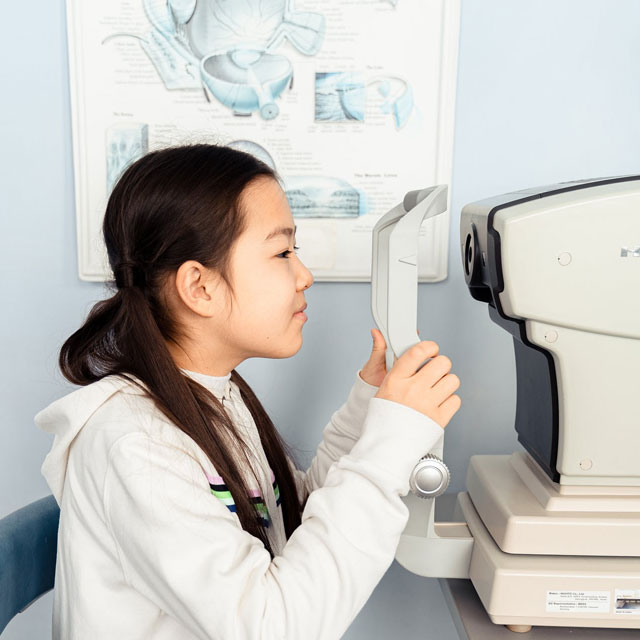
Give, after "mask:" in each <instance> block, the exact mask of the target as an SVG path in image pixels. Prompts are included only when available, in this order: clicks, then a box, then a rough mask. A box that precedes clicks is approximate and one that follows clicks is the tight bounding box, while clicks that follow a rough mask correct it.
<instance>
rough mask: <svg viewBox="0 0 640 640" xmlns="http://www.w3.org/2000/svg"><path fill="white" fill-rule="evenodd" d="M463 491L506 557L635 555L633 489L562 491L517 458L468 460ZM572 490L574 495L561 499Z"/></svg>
mask: <svg viewBox="0 0 640 640" xmlns="http://www.w3.org/2000/svg"><path fill="white" fill-rule="evenodd" d="M467 487H468V488H469V497H470V498H471V501H472V502H473V505H474V507H475V509H476V511H477V512H478V514H479V516H480V518H481V519H482V522H483V524H484V525H485V526H486V528H487V529H488V530H489V532H490V533H491V535H492V537H493V539H494V540H495V541H496V543H497V544H498V546H499V547H500V549H502V551H505V552H506V553H516V554H525V555H529V554H541V555H558V556H607V557H610V556H620V557H626V556H638V555H640V543H639V542H638V541H639V540H640V495H637V494H638V488H637V487H590V488H585V487H578V488H567V487H564V488H563V487H561V486H560V485H555V484H554V483H552V482H551V480H549V478H548V477H547V476H546V475H545V474H544V472H543V471H542V470H540V469H539V468H538V466H537V464H536V463H535V462H534V461H533V459H532V458H531V457H530V456H529V455H528V454H526V453H522V452H517V453H514V454H512V455H510V456H508V455H482V456H472V457H471V460H470V462H469V469H468V472H467ZM571 489H573V491H574V492H575V491H579V493H564V492H566V491H571ZM587 490H589V491H590V492H591V493H586V491H587ZM605 491H606V493H605ZM638 588H640V586H639V587H638Z"/></svg>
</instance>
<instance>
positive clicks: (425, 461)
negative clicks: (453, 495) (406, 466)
mask: <svg viewBox="0 0 640 640" xmlns="http://www.w3.org/2000/svg"><path fill="white" fill-rule="evenodd" d="M450 480H451V474H450V473H449V469H448V467H447V465H446V464H445V463H444V462H443V461H442V460H441V459H440V458H439V457H438V456H435V455H433V454H432V453H427V455H425V456H423V457H422V458H420V460H419V461H418V464H417V465H416V466H415V467H414V469H413V471H412V473H411V477H410V478H409V487H410V488H411V491H412V492H413V493H414V495H416V496H418V497H419V498H437V497H438V496H440V495H442V494H443V493H444V492H445V491H446V490H447V487H448V486H449V482H450Z"/></svg>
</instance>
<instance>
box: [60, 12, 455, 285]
mask: <svg viewBox="0 0 640 640" xmlns="http://www.w3.org/2000/svg"><path fill="white" fill-rule="evenodd" d="M458 20H459V0H322V1H320V0H101V2H86V1H81V0H67V24H68V42H69V66H70V74H71V99H72V118H73V123H72V124H73V147H74V173H75V188H76V216H77V229H78V254H79V273H80V277H81V278H82V279H84V280H93V281H99V280H106V279H109V278H110V277H111V274H110V270H109V266H108V262H107V259H106V251H105V249H104V246H103V242H102V238H101V225H102V218H103V216H104V211H105V207H106V203H107V199H108V197H109V194H110V192H111V189H112V188H113V185H114V184H115V182H116V181H117V179H118V177H119V176H120V175H121V173H122V171H123V170H124V169H125V168H126V167H127V166H128V165H129V164H130V163H131V162H133V161H134V160H136V159H137V158H139V157H140V156H141V155H142V154H144V153H146V152H147V151H151V150H154V149H157V148H161V147H165V146H170V145H175V144H184V143H193V142H212V143H216V144H229V145H231V146H234V147H236V148H238V149H241V150H243V151H247V152H249V153H253V154H254V155H256V156H258V157H259V158H260V159H261V160H263V161H264V162H266V163H267V164H269V165H271V166H272V167H274V168H275V169H276V171H277V172H278V174H279V175H280V176H281V178H282V180H283V186H284V189H285V192H286V195H287V199H288V202H289V205H290V207H291V212H292V214H293V216H294V220H295V223H296V225H297V228H298V231H297V234H296V235H297V245H298V246H299V247H300V250H299V251H298V255H299V257H300V259H301V260H302V261H303V262H304V263H305V264H306V265H307V266H308V267H309V269H310V270H311V271H312V272H313V275H314V278H315V279H316V280H319V281H322V280H335V281H367V280H370V278H371V230H372V229H373V227H374V225H375V224H376V222H377V220H378V219H379V218H380V217H381V216H382V215H384V214H385V213H386V212H387V211H388V210H390V209H391V208H393V207H394V206H396V205H397V204H398V203H400V202H401V201H402V199H403V197H404V195H405V193H407V192H408V191H412V190H415V189H423V188H425V187H429V186H431V185H435V184H447V183H448V182H449V177H450V171H451V154H452V146H453V145H452V141H453V113H454V91H455V81H456V78H455V74H456V59H457V49H458ZM448 227H449V216H448V213H447V214H444V215H440V216H437V217H435V218H433V219H430V220H427V221H425V222H424V223H423V226H422V227H421V229H420V234H419V237H418V268H419V280H420V281H437V280H442V279H443V278H445V277H446V269H447V246H448Z"/></svg>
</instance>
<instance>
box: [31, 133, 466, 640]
mask: <svg viewBox="0 0 640 640" xmlns="http://www.w3.org/2000/svg"><path fill="white" fill-rule="evenodd" d="M103 232H104V240H105V244H106V247H107V252H108V258H109V264H110V265H111V268H112V270H113V273H114V275H115V292H114V295H113V296H112V297H110V298H108V299H106V300H102V301H100V302H98V303H97V304H96V305H95V306H94V307H93V309H92V310H91V312H90V313H89V315H88V318H87V320H86V322H85V323H84V325H83V326H82V327H81V328H80V329H78V330H77V331H76V332H75V333H74V334H73V335H71V336H70V337H69V338H68V339H67V341H66V342H65V343H64V345H63V347H62V350H61V353H60V367H61V369H62V372H63V374H64V375H65V377H66V378H67V379H68V380H70V381H71V382H73V383H75V384H78V385H82V388H81V389H78V390H76V391H74V392H73V393H70V394H69V395H67V396H65V397H63V398H61V399H59V400H58V401H56V402H54V403H53V404H51V405H50V406H49V407H47V408H46V409H44V410H43V411H41V412H40V413H39V414H38V415H37V416H36V418H35V419H36V424H37V425H38V426H39V427H40V428H41V429H43V430H45V431H48V432H51V433H54V434H55V440H54V443H53V447H52V449H51V452H50V453H49V454H48V455H47V457H46V459H45V461H44V464H43V465H42V473H43V475H44V476H45V478H46V480H47V482H48V484H49V486H50V487H51V491H52V492H53V495H54V496H55V498H56V500H57V502H58V504H59V505H60V526H59V533H58V554H57V564H56V577H55V590H54V611H53V628H54V633H53V637H54V640H62V639H64V640H81V639H82V640H86V639H87V638H92V640H100V639H105V640H106V639H109V640H114V639H116V638H122V639H125V638H126V639H127V640H143V639H144V640H150V639H153V640H165V639H167V640H168V639H171V640H188V639H189V640H191V639H194V638H199V639H201V640H205V639H207V640H210V639H214V638H215V639H220V640H233V639H237V640H258V639H259V640H275V639H276V638H277V639H278V640H301V639H302V638H304V639H305V640H313V639H323V640H334V639H337V638H340V637H341V636H342V634H343V633H344V632H345V630H346V629H347V627H348V626H349V624H350V623H351V622H352V620H353V619H354V618H355V616H356V614H357V613H358V612H359V611H360V609H361V608H362V606H363V605H364V604H365V602H366V600H367V598H368V597H369V595H370V594H371V592H372V591H373V589H374V587H375V586H376V584H377V583H378V582H379V580H380V579H381V578H382V576H383V575H384V573H385V571H386V570H387V568H388V567H389V565H390V564H391V562H392V561H393V558H394V555H395V551H396V547H397V545H398V542H399V539H400V535H401V533H402V531H403V529H404V527H405V525H406V522H407V519H408V509H407V507H406V506H405V505H404V503H403V501H402V500H401V496H404V495H406V494H407V492H408V491H409V476H410V473H411V470H412V469H413V467H414V465H415V463H416V462H417V460H418V459H419V457H420V456H421V455H423V454H424V453H426V452H427V451H428V450H429V449H430V448H431V447H432V446H433V445H434V444H435V443H436V441H437V440H438V438H439V437H440V435H441V433H442V428H443V427H444V426H445V425H446V424H447V423H448V421H449V420H450V419H451V417H452V415H453V414H454V413H455V412H456V411H457V409H458V407H459V405H460V400H459V398H458V396H456V395H453V394H454V391H455V390H456V389H457V387H458V384H459V381H458V379H457V378H456V377H455V376H453V375H451V374H449V373H448V372H449V370H450V366H451V363H450V362H449V360H448V359H447V358H445V357H444V356H437V352H438V347H437V345H435V344H434V343H433V342H420V343H418V344H417V345H415V346H414V347H412V348H411V349H408V350H407V351H406V352H405V353H404V354H403V355H402V356H401V357H400V358H398V359H397V360H396V362H395V364H394V366H393V368H392V369H391V370H390V371H389V372H387V371H386V368H385V358H384V354H385V348H386V345H385V341H384V338H383V337H382V334H381V333H380V332H379V331H377V330H374V331H373V332H372V334H373V337H374V345H373V351H372V354H371V357H370V359H369V360H368V362H367V363H366V364H365V365H364V366H363V367H362V369H360V370H358V372H357V373H356V375H355V383H354V385H353V388H352V389H351V391H350V393H349V396H348V398H347V401H346V402H345V404H344V405H342V406H341V407H340V408H339V409H338V410H337V411H336V412H335V413H334V414H333V415H332V417H331V420H330V422H329V424H328V425H327V426H326V428H325V429H324V432H323V440H322V442H321V444H320V445H319V447H318V450H317V453H316V456H315V458H314V460H313V462H312V464H311V467H310V468H309V470H308V471H307V472H306V473H305V472H304V471H301V470H298V469H296V467H295V465H294V464H293V462H292V460H291V457H290V456H289V455H288V454H287V449H286V446H285V444H284V443H283V442H282V440H281V439H280V437H279V435H278V432H277V431H276V428H275V427H274V425H273V423H272V422H271V420H270V419H269V417H268V415H267V414H266V412H265V410H264V408H263V407H262V404H261V403H260V401H259V400H258V399H257V397H256V396H255V394H254V393H253V391H252V390H251V388H250V387H249V385H248V384H247V383H246V382H245V381H244V380H243V378H242V377H241V376H240V375H239V374H238V372H237V371H236V370H235V367H237V365H238V364H240V363H241V362H243V361H244V360H246V359H248V358H255V357H262V358H288V357H291V356H293V355H294V354H295V353H296V352H297V351H298V350H299V349H300V346H301V344H302V328H303V326H304V323H305V321H306V315H305V314H304V312H303V311H302V310H303V309H304V307H305V306H306V305H305V297H304V291H305V290H306V289H307V288H308V287H309V286H310V285H311V284H312V282H313V277H312V275H311V273H310V272H309V271H308V270H307V269H306V268H305V266H304V265H303V264H302V262H301V261H300V260H299V258H298V257H297V256H296V254H295V249H296V248H297V247H295V246H293V245H294V238H295V226H294V220H293V217H292V215H291V211H290V209H289V206H288V204H287V199H286V197H285V194H284V192H283V190H282V188H281V186H280V184H279V179H278V177H277V175H276V174H275V173H274V172H273V171H272V170H271V169H270V168H269V167H267V166H266V165H265V164H263V163H262V162H260V161H259V160H257V159H256V158H254V157H253V156H251V155H249V154H246V153H243V152H240V151H237V150H234V149H231V148H228V147H224V146H216V145H204V144H200V145H191V146H182V147H173V148H168V149H164V150H161V151H154V152H152V153H149V154H147V155H145V156H144V157H142V158H140V159H139V160H137V161H136V162H134V163H133V164H132V165H131V166H130V167H129V168H128V169H127V170H126V171H125V172H124V173H123V175H122V177H121V178H120V180H119V181H118V183H117V184H116V186H115V188H114V190H113V192H112V194H111V196H110V198H109V201H108V204H107V209H106V214H105V218H104V225H103ZM436 356H437V357H436ZM429 358H432V359H431V360H430V361H429V362H428V363H427V365H425V366H424V367H422V368H421V369H420V370H419V371H418V372H417V373H416V371H417V370H418V368H419V366H420V364H421V363H422V362H424V361H425V360H427V359H429ZM300 428H304V425H303V424H301V426H300Z"/></svg>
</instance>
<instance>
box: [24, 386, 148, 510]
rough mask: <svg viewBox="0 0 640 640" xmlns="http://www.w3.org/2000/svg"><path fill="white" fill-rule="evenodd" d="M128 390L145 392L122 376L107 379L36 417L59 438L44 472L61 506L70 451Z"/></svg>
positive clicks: (43, 465)
mask: <svg viewBox="0 0 640 640" xmlns="http://www.w3.org/2000/svg"><path fill="white" fill-rule="evenodd" d="M125 387H126V388H127V392H128V393H137V394H140V395H142V394H143V392H142V391H141V390H140V389H137V388H136V387H135V386H134V385H132V384H131V383H130V382H129V381H128V380H125V379H124V378H121V377H119V376H106V377H105V378H102V380H98V381H97V382H92V383H91V384H88V385H87V386H86V387H81V388H80V389H77V390H76V391H73V392H72V393H69V394H68V395H66V396H63V397H62V398H59V399H58V400H56V401H55V402H52V403H51V404H50V405H49V406H48V407H46V408H45V409H43V410H42V411H40V412H39V413H37V414H36V416H35V418H34V422H35V423H36V426H37V427H38V428H40V429H42V430H43V431H46V432H47V433H53V434H54V435H55V438H54V440H53V445H52V447H51V450H50V451H49V453H48V454H47V456H46V457H45V459H44V463H43V464H42V467H41V468H40V471H41V473H42V475H43V476H44V478H45V480H46V481H47V484H48V485H49V488H50V489H51V493H53V496H54V497H55V499H56V501H57V503H58V506H60V503H61V500H62V489H63V487H64V480H65V477H66V475H67V461H68V459H69V448H70V447H71V444H72V443H73V441H74V439H75V437H76V436H77V435H78V433H80V430H81V429H82V427H84V425H85V424H86V423H87V420H89V418H90V417H91V416H92V415H93V414H94V413H95V412H96V411H97V410H98V409H99V408H100V407H101V406H102V405H103V404H104V403H105V402H106V401H107V400H108V399H109V398H111V396H113V395H114V394H116V393H118V392H119V391H121V390H123V389H124V388H125Z"/></svg>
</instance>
